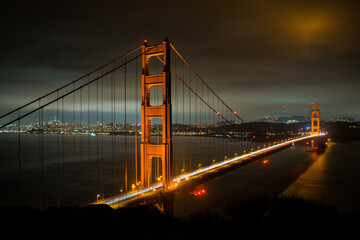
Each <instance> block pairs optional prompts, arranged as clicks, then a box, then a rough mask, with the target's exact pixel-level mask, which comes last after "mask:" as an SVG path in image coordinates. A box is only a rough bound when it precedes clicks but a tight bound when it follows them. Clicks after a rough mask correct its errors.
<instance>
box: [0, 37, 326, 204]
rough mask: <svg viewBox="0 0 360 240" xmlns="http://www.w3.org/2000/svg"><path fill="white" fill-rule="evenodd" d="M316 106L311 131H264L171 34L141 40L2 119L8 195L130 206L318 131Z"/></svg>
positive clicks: (23, 200)
mask: <svg viewBox="0 0 360 240" xmlns="http://www.w3.org/2000/svg"><path fill="white" fill-rule="evenodd" d="M310 110H311V131H310V132H308V131H306V130H304V131H301V130H299V131H296V132H291V133H288V134H285V135H284V134H281V135H280V134H269V135H264V134H262V133H259V131H258V130H257V129H254V128H253V126H252V125H250V124H248V123H247V122H246V121H244V120H243V119H242V118H241V117H240V115H239V113H238V112H237V111H236V110H234V109H232V108H230V107H229V106H228V105H227V104H226V103H225V102H224V101H223V100H222V99H221V98H220V97H219V96H218V95H217V94H216V93H215V91H214V90H213V89H211V88H210V86H209V85H208V84H207V83H206V82H205V81H204V79H203V78H202V77H200V75H199V74H198V73H197V72H196V71H195V70H194V68H193V67H192V66H190V64H189V63H188V62H187V61H186V60H185V58H184V57H183V56H182V55H181V54H180V53H179V51H178V50H177V49H176V48H175V47H174V46H173V45H172V44H171V43H170V42H169V41H168V40H167V39H166V40H165V41H163V42H161V43H158V44H155V45H153V46H148V44H147V43H146V42H145V43H144V44H143V45H141V46H139V47H137V48H135V49H133V50H132V51H130V52H128V53H126V54H123V55H122V56H121V57H119V58H117V59H115V60H113V61H111V62H109V63H108V64H106V65H103V66H101V67H100V68H98V69H96V70H94V71H92V72H90V73H88V74H86V75H84V76H83V77H80V78H78V79H76V80H74V81H72V82H70V83H68V84H66V85H64V86H62V87H60V88H58V89H55V90H54V91H51V92H49V93H47V94H45V95H43V96H42V97H39V98H37V99H35V100H33V101H31V102H29V103H27V104H25V105H23V106H21V107H19V108H17V109H14V110H13V111H10V112H8V113H6V114H3V115H2V116H1V117H0V126H1V127H0V129H1V132H2V134H0V137H1V139H0V140H1V141H5V142H6V143H7V144H5V145H4V146H3V148H2V149H1V150H2V155H3V157H2V161H3V163H4V165H5V166H6V165H8V166H9V168H8V169H6V174H5V173H4V174H2V175H3V176H4V177H3V178H4V179H5V178H6V181H9V182H11V184H7V183H5V185H9V186H8V188H7V189H8V190H7V192H8V193H7V194H6V197H5V198H4V199H8V200H7V201H10V202H13V203H19V204H28V205H38V206H39V207H40V209H43V208H44V207H46V206H63V205H69V204H80V205H86V204H98V203H102V204H108V205H111V206H113V207H119V206H124V205H127V204H131V203H132V202H135V201H138V200H139V199H145V197H151V196H154V195H156V194H158V193H159V192H160V193H167V192H172V191H174V190H175V189H177V188H178V187H179V186H181V185H184V184H186V183H188V182H191V181H192V180H193V179H196V178H201V177H203V176H206V175H207V174H212V173H214V172H216V171H220V170H221V169H224V168H229V167H230V166H234V165H237V164H240V163H242V162H244V161H248V160H249V159H255V158H257V157H259V156H262V155H264V154H268V153H271V152H273V151H277V150H280V149H282V148H284V147H287V146H290V145H291V144H295V143H297V142H300V141H304V140H307V139H310V138H315V137H318V136H322V135H323V134H324V133H320V116H319V115H320V114H319V105H318V104H312V105H311V109H310ZM14 182H16V185H17V187H16V188H17V191H14V187H13V185H14ZM4 201H6V200H4Z"/></svg>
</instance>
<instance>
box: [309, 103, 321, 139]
mask: <svg viewBox="0 0 360 240" xmlns="http://www.w3.org/2000/svg"><path fill="white" fill-rule="evenodd" d="M311 134H317V135H319V134H320V109H319V104H313V103H312V104H311Z"/></svg>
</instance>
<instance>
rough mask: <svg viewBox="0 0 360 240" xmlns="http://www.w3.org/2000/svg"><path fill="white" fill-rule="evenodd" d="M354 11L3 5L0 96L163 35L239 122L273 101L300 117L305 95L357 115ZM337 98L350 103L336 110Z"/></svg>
mask: <svg viewBox="0 0 360 240" xmlns="http://www.w3.org/2000/svg"><path fill="white" fill-rule="evenodd" d="M359 7H360V4H359V2H358V1H347V0H345V1H344V0H343V1H331V0H330V1H314V0H312V1H307V0H305V1H285V0H275V1H246V0H244V1H151V2H150V1H136V0H135V1H10V3H8V6H7V7H6V8H4V9H3V13H2V15H1V17H0V18H1V19H0V22H1V32H2V37H1V39H0V46H1V47H0V51H1V55H0V70H1V74H0V81H1V85H2V88H1V90H0V94H1V95H0V96H1V97H0V101H2V106H5V105H6V104H4V102H10V101H13V100H14V97H13V98H9V95H10V94H9V93H13V92H14V93H15V92H16V90H17V89H18V87H19V86H21V85H22V84H25V86H27V88H26V89H27V91H26V92H27V94H25V95H23V97H22V98H20V97H19V98H18V101H17V102H19V103H20V102H26V101H29V100H32V99H33V98H36V97H38V96H39V95H41V92H46V91H48V90H51V89H53V88H55V87H58V86H61V85H62V84H64V83H66V82H68V81H71V80H74V79H76V78H77V77H79V76H81V75H84V74H85V73H87V72H89V71H91V70H93V69H95V68H97V67H98V66H101V65H102V64H104V63H106V62H108V61H110V60H112V59H114V58H116V57H118V56H120V55H121V54H123V53H125V52H126V51H128V50H131V49H133V48H135V47H136V46H138V45H140V44H142V42H143V40H144V39H148V41H149V42H150V44H155V43H158V42H160V41H162V40H163V39H164V38H165V37H166V36H167V37H169V39H170V41H172V43H173V44H174V45H175V47H176V48H177V49H179V50H180V51H181V53H182V55H183V56H184V57H185V58H186V59H187V60H188V62H189V63H190V64H191V65H192V66H193V67H194V68H195V69H196V70H197V71H198V73H199V74H200V75H201V76H202V77H203V78H204V79H205V80H206V81H207V82H208V84H209V85H210V86H211V87H213V88H214V90H215V91H216V92H217V93H219V95H220V96H222V97H223V98H224V99H225V100H226V101H228V102H229V105H231V106H232V107H233V108H234V109H239V110H241V111H242V112H243V114H244V118H246V119H249V120H251V119H256V118H258V117H261V116H263V115H278V114H279V113H281V106H282V105H288V106H292V107H289V109H290V110H289V113H290V111H291V109H292V112H291V113H294V114H296V113H298V114H303V112H307V109H303V108H304V107H306V106H307V105H308V104H309V103H310V102H312V101H316V102H319V103H320V104H321V106H322V109H323V112H326V113H325V114H324V115H325V116H327V117H330V116H333V115H338V112H340V113H341V114H344V115H348V116H351V117H355V118H357V119H359V118H360V110H359V109H360V97H359V95H358V94H357V91H358V90H360V83H359V82H360V81H359V76H360V72H359V69H360V61H359V60H360V58H359V56H360V47H359V44H358V42H360V31H359V30H360V29H359V26H358V22H360V19H359V18H360V17H359V15H358V9H359ZM30 82H31V83H32V84H30ZM38 82H39V84H37V83H38ZM45 83H49V85H46V84H45ZM41 85H42V86H43V87H42V88H41V89H39V86H41ZM56 85H57V86H56ZM31 86H33V88H34V90H33V91H30V90H31ZM20 88H21V87H20ZM348 101H351V104H350V103H349V102H348ZM346 102H348V103H349V105H348V106H351V107H347V108H346V109H345V108H342V106H343V104H346ZM245 116H246V117H245Z"/></svg>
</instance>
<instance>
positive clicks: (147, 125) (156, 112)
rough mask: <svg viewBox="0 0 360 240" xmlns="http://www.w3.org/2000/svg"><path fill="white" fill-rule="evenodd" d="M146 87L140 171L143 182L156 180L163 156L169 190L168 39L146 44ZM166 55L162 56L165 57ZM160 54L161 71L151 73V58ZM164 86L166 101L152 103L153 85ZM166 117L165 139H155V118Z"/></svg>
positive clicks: (169, 109)
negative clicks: (154, 166) (156, 167)
mask: <svg viewBox="0 0 360 240" xmlns="http://www.w3.org/2000/svg"><path fill="white" fill-rule="evenodd" d="M142 53H143V55H142V79H141V82H142V89H141V97H142V104H141V149H140V160H141V165H140V172H141V185H142V187H148V186H149V185H150V184H151V180H152V160H153V158H160V159H161V168H162V182H163V187H164V190H165V191H168V190H169V189H170V188H171V186H172V181H173V180H172V179H173V174H172V133H171V75H170V44H169V42H168V40H167V39H166V40H165V41H164V42H162V43H161V44H159V45H156V46H148V45H147V44H146V43H145V44H144V46H143V47H142ZM161 56H162V59H161ZM151 57H157V58H159V59H160V61H161V62H162V63H163V72H162V73H161V74H155V75H150V74H149V60H150V58H151ZM156 85H160V86H162V100H163V101H162V105H160V106H152V105H151V103H150V88H151V87H152V86H156ZM152 118H161V120H162V142H161V143H160V144H155V143H152V142H151V119H152Z"/></svg>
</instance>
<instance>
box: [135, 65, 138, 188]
mask: <svg viewBox="0 0 360 240" xmlns="http://www.w3.org/2000/svg"><path fill="white" fill-rule="evenodd" d="M137 71H138V59H137V58H136V60H135V126H134V128H135V129H134V130H135V139H134V141H135V186H137V183H138V180H137V174H138V173H137V172H138V171H137V161H138V160H137V159H138V154H137V151H138V146H137V138H138V132H137V121H138V72H137Z"/></svg>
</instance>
